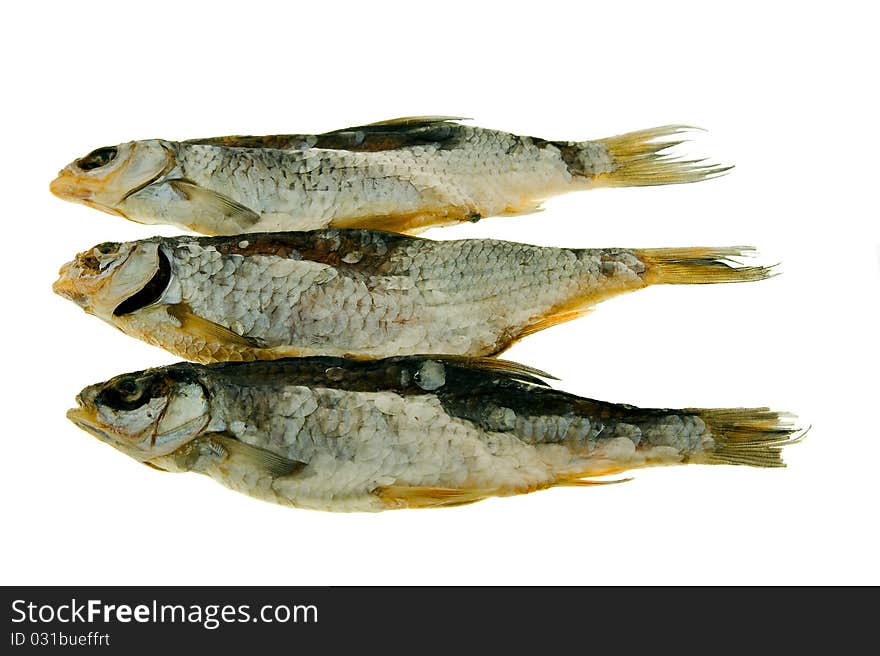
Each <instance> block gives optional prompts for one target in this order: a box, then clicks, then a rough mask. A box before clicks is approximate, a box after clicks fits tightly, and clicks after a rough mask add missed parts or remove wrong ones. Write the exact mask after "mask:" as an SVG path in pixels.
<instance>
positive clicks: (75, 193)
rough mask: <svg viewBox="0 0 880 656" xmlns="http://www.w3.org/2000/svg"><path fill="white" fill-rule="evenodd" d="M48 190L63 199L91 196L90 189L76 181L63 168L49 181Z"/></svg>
mask: <svg viewBox="0 0 880 656" xmlns="http://www.w3.org/2000/svg"><path fill="white" fill-rule="evenodd" d="M49 191H51V192H52V193H53V194H54V195H55V196H58V198H62V199H64V200H74V201H82V200H88V199H90V198H91V197H92V195H93V194H92V190H91V189H89V188H87V187H85V186H83V185H81V184H78V183H77V180H76V178H75V177H74V176H72V175H71V174H70V172H69V171H68V170H67V169H65V170H63V171H61V173H59V174H58V177H57V178H55V179H54V180H52V182H51V183H49Z"/></svg>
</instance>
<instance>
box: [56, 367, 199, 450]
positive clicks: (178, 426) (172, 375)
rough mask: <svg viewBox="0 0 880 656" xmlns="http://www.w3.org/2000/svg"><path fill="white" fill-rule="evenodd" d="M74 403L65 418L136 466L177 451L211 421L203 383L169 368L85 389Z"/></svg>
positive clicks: (122, 377)
mask: <svg viewBox="0 0 880 656" xmlns="http://www.w3.org/2000/svg"><path fill="white" fill-rule="evenodd" d="M76 400H77V404H78V407H76V408H73V409H71V410H68V412H67V418H68V419H70V420H71V421H72V422H73V423H74V424H76V425H77V426H78V427H79V428H82V429H83V430H85V431H86V432H88V433H90V434H91V435H93V436H95V437H97V438H98V439H99V440H101V441H102V442H106V443H107V444H109V445H110V446H112V447H114V448H116V449H118V450H119V451H122V452H123V453H125V454H126V455H128V456H131V457H132V458H134V459H135V460H137V461H139V462H148V461H150V460H153V459H155V458H161V457H162V456H166V455H168V454H170V453H172V452H174V451H176V450H177V449H179V448H181V447H183V446H184V445H186V444H187V443H189V442H191V441H192V440H194V439H195V438H197V437H198V436H199V435H200V434H201V433H202V432H203V431H204V430H205V428H206V427H207V425H208V422H209V421H210V419H211V416H210V403H209V397H208V391H207V390H206V388H205V387H204V385H203V384H202V383H201V382H200V381H199V380H198V379H197V378H196V376H195V375H194V374H188V373H187V372H186V371H175V370H174V368H165V369H152V370H147V371H138V372H135V373H131V374H123V375H121V376H117V377H115V378H112V379H111V380H109V381H107V382H104V383H98V384H97V385H90V386H88V387H86V388H85V389H84V390H83V391H82V392H80V393H79V394H78V395H77V397H76Z"/></svg>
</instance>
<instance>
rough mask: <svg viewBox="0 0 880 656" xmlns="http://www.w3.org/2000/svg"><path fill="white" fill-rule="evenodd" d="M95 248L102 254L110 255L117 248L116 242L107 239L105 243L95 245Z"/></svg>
mask: <svg viewBox="0 0 880 656" xmlns="http://www.w3.org/2000/svg"><path fill="white" fill-rule="evenodd" d="M95 249H96V250H97V251H98V252H99V253H100V254H101V255H110V253H113V252H114V251H115V250H116V244H115V243H113V242H111V241H105V242H104V243H103V244H98V245H97V246H95Z"/></svg>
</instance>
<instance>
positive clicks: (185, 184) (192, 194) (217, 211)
mask: <svg viewBox="0 0 880 656" xmlns="http://www.w3.org/2000/svg"><path fill="white" fill-rule="evenodd" d="M168 184H169V185H171V187H172V188H173V189H174V190H175V191H176V192H177V193H179V194H180V195H181V196H183V197H184V198H186V199H187V200H188V201H189V202H190V203H192V204H193V205H194V206H196V207H197V208H198V209H199V210H200V211H201V212H202V213H205V214H207V215H208V216H209V217H210V219H209V220H208V221H207V223H206V222H203V221H202V220H200V219H199V218H198V216H197V215H194V218H193V221H192V222H191V223H190V224H189V227H191V228H192V229H193V230H195V231H197V232H203V233H206V234H213V233H217V232H222V233H226V234H234V233H236V232H247V229H248V228H251V227H252V226H253V225H254V224H255V223H257V221H259V220H260V215H259V214H257V213H256V212H254V211H253V210H252V209H250V208H248V207H245V206H244V205H242V204H241V203H239V202H237V201H234V200H232V199H231V198H229V197H227V196H224V195H223V194H218V193H217V192H216V191H211V190H210V189H205V188H204V187H200V186H199V185H197V184H196V183H195V182H192V181H191V180H185V179H178V180H169V181H168ZM218 218H219V219H220V222H219V223H218V221H217V219H218ZM218 226H219V230H218Z"/></svg>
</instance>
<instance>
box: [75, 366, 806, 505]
mask: <svg viewBox="0 0 880 656" xmlns="http://www.w3.org/2000/svg"><path fill="white" fill-rule="evenodd" d="M77 400H78V402H79V407H78V408H76V409H73V410H71V411H70V412H69V413H68V416H69V418H70V419H71V420H72V421H74V423H76V424H77V425H78V426H80V427H81V428H83V429H85V430H86V431H88V432H90V433H91V434H93V435H95V436H96V437H98V438H99V439H101V440H103V441H105V442H107V443H109V444H111V445H113V446H114V447H116V448H117V449H119V450H121V451H123V452H124V453H126V454H127V455H129V456H131V457H133V458H135V459H136V460H138V461H140V462H144V463H146V464H149V465H151V466H153V467H156V468H159V469H163V470H168V471H178V472H183V471H193V472H198V473H202V474H206V475H208V476H210V477H212V478H214V479H215V480H217V481H218V482H220V483H222V484H223V485H226V486H227V487H230V488H232V489H234V490H237V491H239V492H243V493H245V494H248V495H251V496H253V497H256V498H259V499H264V500H267V501H272V502H276V503H280V504H285V505H291V506H297V507H303V508H312V509H320V510H334V511H378V510H385V509H392V508H405V507H432V506H449V505H460V504H464V503H470V502H473V501H478V500H480V499H484V498H486V497H489V496H506V495H514V494H523V493H527V492H532V491H535V490H539V489H543V488H548V487H553V486H558V485H582V484H587V483H589V478H590V477H594V476H601V475H604V474H608V473H612V472H618V471H623V470H627V469H632V468H637V467H644V466H651V465H671V464H686V463H706V464H724V463H726V464H740V465H753V466H767V467H774V466H782V461H781V459H780V447H781V446H784V445H786V444H788V443H790V442H791V440H790V437H791V434H792V432H793V430H794V429H793V428H792V427H791V426H790V425H788V424H787V423H786V422H785V420H784V418H783V417H782V416H780V415H779V414H778V413H774V412H770V411H769V410H767V409H728V410H698V409H687V410H656V409H641V408H636V407H633V406H629V405H618V404H614V403H606V402H601V401H594V400H590V399H585V398H580V397H577V396H574V395H572V394H567V393H564V392H561V391H556V390H553V389H550V388H549V387H547V386H546V385H545V384H544V383H543V382H542V381H541V380H540V378H537V377H535V375H534V373H533V370H530V369H528V368H527V367H522V366H521V365H516V364H513V363H506V362H503V361H499V360H485V359H470V360H469V359H460V358H442V357H439V358H430V357H400V358H390V359H385V360H375V361H366V362H364V361H355V360H350V359H343V358H331V357H314V358H291V359H285V360H277V361H272V362H249V363H218V364H214V365H208V366H204V365H195V364H191V363H179V364H176V365H171V366H168V367H162V368H158V369H152V370H148V371H142V372H135V373H132V374H125V375H122V376H118V377H116V378H114V379H112V380H110V381H107V382H105V383H101V384H97V385H92V386H90V387H87V388H86V389H84V390H83V391H82V392H81V394H80V395H79V396H78V397H77Z"/></svg>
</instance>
